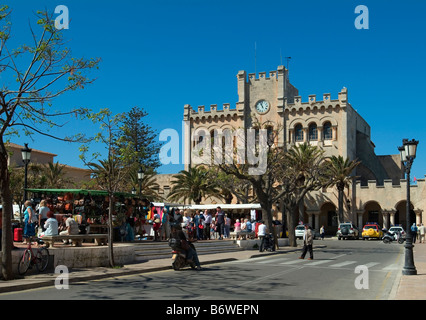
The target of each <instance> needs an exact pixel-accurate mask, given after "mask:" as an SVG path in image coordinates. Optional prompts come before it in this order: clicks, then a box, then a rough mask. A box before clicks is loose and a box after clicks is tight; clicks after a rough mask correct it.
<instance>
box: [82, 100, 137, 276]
mask: <svg viewBox="0 0 426 320" xmlns="http://www.w3.org/2000/svg"><path fill="white" fill-rule="evenodd" d="M90 119H91V120H92V121H93V122H94V123H95V124H96V123H97V124H100V129H101V131H100V132H99V133H98V134H97V135H96V136H95V138H94V140H95V141H96V142H98V143H101V144H103V145H104V146H105V149H106V151H107V152H106V159H101V160H99V158H100V157H102V156H103V155H102V154H100V153H99V152H96V153H93V154H92V158H91V160H88V158H87V153H88V152H89V146H88V145H87V144H86V145H82V146H81V148H80V151H81V152H82V153H81V155H80V158H81V159H82V160H83V162H84V163H85V164H86V166H87V167H89V169H90V170H91V171H92V173H93V178H94V179H95V180H96V183H97V185H98V187H99V188H100V189H102V190H105V191H107V192H108V198H109V209H108V259H109V263H110V266H111V268H113V267H114V266H115V261H114V249H113V225H112V220H113V219H112V214H113V212H114V207H115V194H116V193H117V192H120V191H122V189H123V187H124V186H125V181H126V179H127V177H128V173H129V167H128V166H125V164H126V163H127V159H128V158H126V155H125V154H124V153H123V154H117V149H116V146H117V145H119V144H120V139H121V138H120V137H121V136H120V135H119V133H120V127H119V125H120V123H121V121H122V120H123V114H122V113H120V114H117V115H113V114H112V112H111V111H110V110H109V109H107V108H105V109H102V110H101V111H99V112H97V113H91V114H90Z"/></svg>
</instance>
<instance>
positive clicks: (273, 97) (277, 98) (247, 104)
mask: <svg viewBox="0 0 426 320" xmlns="http://www.w3.org/2000/svg"><path fill="white" fill-rule="evenodd" d="M237 78H238V98H239V99H238V102H237V110H238V111H239V112H240V114H244V119H243V121H244V127H245V128H251V127H253V121H255V120H256V119H257V120H258V121H259V122H260V123H265V122H267V121H270V122H271V123H276V124H279V125H282V126H284V125H285V124H284V108H285V103H286V100H287V103H293V100H294V97H295V96H298V95H299V92H298V90H297V89H296V88H295V87H294V86H293V85H292V84H291V83H290V81H289V79H288V70H287V69H286V68H285V67H284V66H279V67H278V69H277V70H276V71H271V72H269V74H267V73H266V72H260V73H259V74H258V75H257V74H255V73H249V74H248V77H247V74H246V72H245V71H240V72H238V75H237ZM280 140H281V139H280ZM279 142H282V141H279Z"/></svg>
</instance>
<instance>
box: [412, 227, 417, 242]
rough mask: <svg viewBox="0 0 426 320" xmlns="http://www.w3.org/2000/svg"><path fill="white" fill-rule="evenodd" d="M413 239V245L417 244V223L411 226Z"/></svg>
mask: <svg viewBox="0 0 426 320" xmlns="http://www.w3.org/2000/svg"><path fill="white" fill-rule="evenodd" d="M411 238H412V239H413V243H416V238H417V226H416V224H415V223H413V225H412V226H411Z"/></svg>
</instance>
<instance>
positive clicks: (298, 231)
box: [295, 224, 305, 239]
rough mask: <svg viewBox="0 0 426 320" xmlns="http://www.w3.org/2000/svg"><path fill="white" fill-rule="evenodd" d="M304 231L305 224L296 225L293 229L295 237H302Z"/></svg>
mask: <svg viewBox="0 0 426 320" xmlns="http://www.w3.org/2000/svg"><path fill="white" fill-rule="evenodd" d="M304 233H305V226H304V225H303V224H302V225H298V226H297V227H296V230H295V236H296V238H300V239H303V234H304Z"/></svg>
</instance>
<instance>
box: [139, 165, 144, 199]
mask: <svg viewBox="0 0 426 320" xmlns="http://www.w3.org/2000/svg"><path fill="white" fill-rule="evenodd" d="M143 177H144V173H143V170H142V168H139V171H138V181H139V196H140V197H142V180H143Z"/></svg>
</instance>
